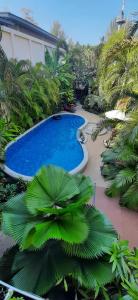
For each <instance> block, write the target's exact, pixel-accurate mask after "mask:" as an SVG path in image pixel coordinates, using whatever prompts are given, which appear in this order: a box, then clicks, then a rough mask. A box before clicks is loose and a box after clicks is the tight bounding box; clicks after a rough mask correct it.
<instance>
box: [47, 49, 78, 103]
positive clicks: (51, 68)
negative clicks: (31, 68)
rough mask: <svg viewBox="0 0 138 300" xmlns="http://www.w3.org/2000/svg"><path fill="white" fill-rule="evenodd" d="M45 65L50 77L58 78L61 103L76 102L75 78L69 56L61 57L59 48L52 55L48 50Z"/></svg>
mask: <svg viewBox="0 0 138 300" xmlns="http://www.w3.org/2000/svg"><path fill="white" fill-rule="evenodd" d="M45 63H46V69H47V72H48V73H49V77H52V78H57V80H58V82H59V90H60V97H61V101H62V100H66V101H67V102H72V101H73V100H74V92H73V80H74V76H73V75H72V74H71V67H70V64H69V56H68V54H66V55H65V54H64V56H60V54H59V52H58V48H57V49H56V50H55V51H53V52H52V53H51V54H50V53H49V52H48V50H47V51H46V53H45Z"/></svg>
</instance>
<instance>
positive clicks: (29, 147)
mask: <svg viewBox="0 0 138 300" xmlns="http://www.w3.org/2000/svg"><path fill="white" fill-rule="evenodd" d="M55 116H57V115H53V116H51V117H49V118H47V119H46V120H44V121H42V122H40V123H38V124H37V125H35V126H34V127H32V128H31V129H29V130H28V131H26V132H25V133H24V134H23V135H21V136H19V137H18V138H17V139H16V140H15V141H12V142H11V143H9V144H8V145H7V147H6V151H5V165H4V167H3V168H4V171H5V172H6V173H8V174H9V175H11V176H13V177H15V178H22V179H23V180H31V179H32V177H33V176H34V175H35V174H36V172H37V171H38V170H39V169H40V167H41V166H43V165H45V166H47V165H51V164H52V165H56V166H59V167H62V168H64V169H65V170H66V171H68V172H70V173H72V174H74V173H77V172H79V171H80V170H81V169H83V168H84V166H85V165H86V163H87V160H88V154H87V150H86V148H85V146H84V145H82V144H81V143H80V140H79V133H80V130H81V129H82V127H84V126H85V125H86V123H87V121H86V120H85V119H84V118H83V117H82V116H79V115H76V114H71V113H61V114H60V115H59V114H58V116H59V118H57V119H56V118H55Z"/></svg>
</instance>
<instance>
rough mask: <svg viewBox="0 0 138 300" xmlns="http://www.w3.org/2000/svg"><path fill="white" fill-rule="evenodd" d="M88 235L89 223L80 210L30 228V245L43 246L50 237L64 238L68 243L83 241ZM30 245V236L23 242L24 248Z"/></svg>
mask: <svg viewBox="0 0 138 300" xmlns="http://www.w3.org/2000/svg"><path fill="white" fill-rule="evenodd" d="M87 236H88V225H87V223H86V219H85V216H84V215H83V214H82V213H80V212H78V213H75V214H64V215H63V216H61V217H60V218H55V219H53V220H48V221H46V222H43V223H38V224H37V225H35V226H34V227H33V229H32V231H31V230H30V246H31V245H33V246H34V247H36V248H39V247H41V246H43V244H44V243H45V242H46V241H48V240H49V239H57V240H63V241H66V242H68V243H71V244H72V243H81V242H83V241H84V240H85V239H86V238H87ZM28 246H29V237H27V244H26V241H24V243H23V248H26V247H28Z"/></svg>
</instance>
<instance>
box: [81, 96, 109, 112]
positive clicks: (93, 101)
mask: <svg viewBox="0 0 138 300" xmlns="http://www.w3.org/2000/svg"><path fill="white" fill-rule="evenodd" d="M83 108H84V109H86V110H88V111H89V112H93V113H96V114H97V113H101V112H103V111H104V110H105V102H104V100H103V99H102V97H100V96H97V95H94V94H91V95H88V96H87V97H86V98H85V101H84V106H83Z"/></svg>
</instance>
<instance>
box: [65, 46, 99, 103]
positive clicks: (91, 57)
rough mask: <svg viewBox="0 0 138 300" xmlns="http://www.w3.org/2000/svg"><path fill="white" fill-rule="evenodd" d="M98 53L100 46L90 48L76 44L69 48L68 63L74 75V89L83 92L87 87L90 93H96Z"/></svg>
mask: <svg viewBox="0 0 138 300" xmlns="http://www.w3.org/2000/svg"><path fill="white" fill-rule="evenodd" d="M100 51H101V45H99V46H90V45H80V44H79V43H76V44H75V45H72V46H71V47H70V49H69V63H70V65H71V68H72V72H73V73H74V75H75V82H74V86H75V89H77V90H84V89H85V88H86V87H88V86H89V87H90V88H91V90H92V91H93V90H96V91H97V86H95V77H96V72H97V62H98V57H99V55H100ZM81 100H82V99H81Z"/></svg>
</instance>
